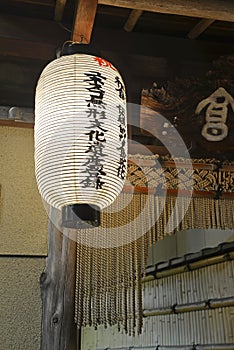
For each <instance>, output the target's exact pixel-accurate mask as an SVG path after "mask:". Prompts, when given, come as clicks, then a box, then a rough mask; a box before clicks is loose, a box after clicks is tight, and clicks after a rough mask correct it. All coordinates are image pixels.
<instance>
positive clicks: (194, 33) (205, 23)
mask: <svg viewBox="0 0 234 350" xmlns="http://www.w3.org/2000/svg"><path fill="white" fill-rule="evenodd" d="M214 22H215V20H214V19H202V20H201V21H200V22H198V23H197V25H195V27H194V28H193V29H191V30H190V32H189V33H188V34H187V37H188V38H189V39H196V38H198V37H199V35H200V34H202V33H203V32H204V31H205V30H206V29H207V28H208V27H209V26H210V25H211V24H212V23H214Z"/></svg>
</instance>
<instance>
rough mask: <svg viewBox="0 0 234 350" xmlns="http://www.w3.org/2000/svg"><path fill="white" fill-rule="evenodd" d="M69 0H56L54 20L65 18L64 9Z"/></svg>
mask: <svg viewBox="0 0 234 350" xmlns="http://www.w3.org/2000/svg"><path fill="white" fill-rule="evenodd" d="M66 3H67V0H56V4H55V10H54V20H55V21H57V22H60V21H61V20H62V18H63V13H64V9H65V6H66Z"/></svg>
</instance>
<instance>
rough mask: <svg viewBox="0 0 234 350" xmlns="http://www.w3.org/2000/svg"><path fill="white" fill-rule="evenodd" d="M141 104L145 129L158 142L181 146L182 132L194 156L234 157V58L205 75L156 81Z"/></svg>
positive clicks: (226, 58)
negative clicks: (163, 81) (163, 82)
mask: <svg viewBox="0 0 234 350" xmlns="http://www.w3.org/2000/svg"><path fill="white" fill-rule="evenodd" d="M141 104H142V110H141V117H140V126H141V130H142V133H143V134H149V133H148V131H147V132H146V131H145V130H151V134H152V135H154V136H156V139H155V140H154V141H153V142H154V144H158V145H163V146H165V147H168V146H169V148H173V147H174V148H179V147H180V146H182V145H180V144H178V138H177V137H176V135H177V134H178V133H179V135H180V136H181V137H182V139H183V141H184V143H185V144H186V147H187V148H188V150H189V152H190V154H191V156H192V157H199V158H204V157H215V158H218V159H222V160H225V159H229V160H232V159H234V57H222V58H220V59H219V60H218V61H216V62H215V63H214V68H213V69H212V70H211V71H209V72H208V73H207V74H206V76H205V77H204V78H196V77H189V78H177V79H175V80H174V81H167V82H165V84H164V85H162V86H158V85H157V83H154V84H153V86H152V88H150V89H148V90H143V91H142V100H141ZM146 107H148V108H146ZM159 115H161V116H163V117H164V118H163V122H162V118H161V117H159Z"/></svg>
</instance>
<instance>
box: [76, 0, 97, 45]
mask: <svg viewBox="0 0 234 350" xmlns="http://www.w3.org/2000/svg"><path fill="white" fill-rule="evenodd" d="M97 3H98V0H78V2H77V9H76V14H75V21H74V26H73V32H72V41H74V42H82V44H89V43H90V39H91V34H92V30H93V25H94V19H95V15H96V11H97Z"/></svg>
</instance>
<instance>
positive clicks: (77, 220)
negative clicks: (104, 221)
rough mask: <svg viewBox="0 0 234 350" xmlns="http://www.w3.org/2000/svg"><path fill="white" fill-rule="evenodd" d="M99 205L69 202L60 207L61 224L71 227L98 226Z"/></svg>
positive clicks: (99, 222) (99, 221) (99, 220)
mask: <svg viewBox="0 0 234 350" xmlns="http://www.w3.org/2000/svg"><path fill="white" fill-rule="evenodd" d="M100 224H101V219H100V207H99V206H97V205H93V204H92V205H90V204H88V203H80V204H71V205H66V206H64V207H63V208H62V226H63V227H66V228H71V229H85V228H95V227H98V226H100Z"/></svg>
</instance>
